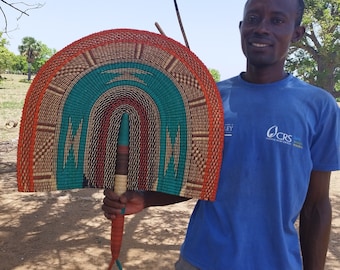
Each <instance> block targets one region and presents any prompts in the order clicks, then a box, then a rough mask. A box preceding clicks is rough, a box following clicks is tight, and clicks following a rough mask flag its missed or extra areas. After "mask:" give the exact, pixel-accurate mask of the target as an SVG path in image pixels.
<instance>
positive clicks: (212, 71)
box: [209, 69, 221, 82]
mask: <svg viewBox="0 0 340 270" xmlns="http://www.w3.org/2000/svg"><path fill="white" fill-rule="evenodd" d="M209 72H210V74H211V76H212V77H213V78H214V81H215V82H219V81H220V80H221V74H220V72H219V71H218V70H217V69H209Z"/></svg>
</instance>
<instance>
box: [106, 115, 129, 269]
mask: <svg viewBox="0 0 340 270" xmlns="http://www.w3.org/2000/svg"><path fill="white" fill-rule="evenodd" d="M128 166H129V116H128V114H126V113H125V114H123V116H122V120H121V124H120V129H119V134H118V143H117V158H116V172H115V177H114V191H115V193H117V194H118V195H122V194H123V193H124V192H126V187H127V179H128ZM123 232H124V215H118V216H117V217H116V218H115V219H114V220H112V223H111V256H112V259H111V263H110V265H109V270H111V269H112V268H113V267H114V265H115V264H116V265H117V267H118V269H121V265H120V263H119V261H118V257H119V253H120V249H121V246H122V241H123Z"/></svg>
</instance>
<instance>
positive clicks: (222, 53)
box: [0, 0, 246, 79]
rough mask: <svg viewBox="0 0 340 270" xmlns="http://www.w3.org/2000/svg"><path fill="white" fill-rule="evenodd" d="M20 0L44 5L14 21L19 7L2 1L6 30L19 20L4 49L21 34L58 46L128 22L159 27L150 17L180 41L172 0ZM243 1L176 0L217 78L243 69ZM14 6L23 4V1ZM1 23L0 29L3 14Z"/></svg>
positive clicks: (195, 48)
mask: <svg viewBox="0 0 340 270" xmlns="http://www.w3.org/2000/svg"><path fill="white" fill-rule="evenodd" d="M7 1H8V0H7ZM23 1H24V2H25V3H31V4H34V3H37V2H40V3H44V4H45V5H44V7H42V8H40V9H35V10H31V11H29V12H28V13H29V16H25V15H23V16H22V17H21V18H20V20H19V21H17V20H16V18H17V17H18V16H19V15H20V13H18V12H16V11H14V10H13V9H11V8H9V7H7V6H4V4H3V3H1V7H2V8H3V10H4V12H5V13H6V15H7V20H8V30H11V29H14V28H16V27H17V26H18V29H17V30H15V31H11V32H10V33H9V34H8V36H5V38H6V39H7V40H9V42H10V46H9V49H10V50H11V51H13V52H14V53H16V54H18V50H17V48H18V45H19V44H21V40H22V38H23V37H25V36H31V37H34V38H35V39H36V40H39V41H41V42H42V43H44V44H46V45H47V46H48V47H50V48H55V49H57V50H61V49H62V48H64V47H65V46H67V45H68V44H70V43H72V42H73V41H76V40H77V39H79V38H82V37H84V36H87V35H89V34H92V33H95V32H98V31H102V30H107V29H114V28H133V29H141V30H147V31H152V32H157V33H158V30H157V28H156V27H155V22H158V23H159V24H160V26H161V27H162V29H163V31H164V32H165V34H166V35H167V36H169V37H171V38H173V39H175V40H177V41H179V42H181V43H182V44H184V40H183V37H182V34H181V31H180V27H179V24H178V21H177V15H176V11H175V8H174V1H172V0H146V1H141V0H123V1H117V0H98V1H89V0H45V1H43V0H42V1H40V0H23ZM8 2H10V1H8ZM12 2H14V1H12ZM245 2H246V0H237V1H227V0H210V1H203V0H195V1H194V0H177V3H178V6H179V10H180V13H181V16H182V22H183V25H184V28H185V31H186V35H187V38H188V41H189V45H190V49H191V50H192V51H193V52H194V53H195V54H196V55H197V56H198V57H199V58H200V59H201V60H202V61H203V62H204V63H205V65H206V66H207V67H208V68H209V69H210V68H213V69H217V70H218V71H219V72H220V73H221V78H222V79H226V78H228V77H231V76H234V75H237V74H238V73H239V72H241V71H243V70H244V69H245V58H244V56H243V53H242V51H241V46H240V37H239V31H238V23H239V21H240V20H241V19H242V12H243V5H244V3H245ZM17 7H19V8H20V9H25V7H24V6H19V5H18V6H17ZM0 26H1V28H0V29H3V26H4V19H3V17H2V16H0Z"/></svg>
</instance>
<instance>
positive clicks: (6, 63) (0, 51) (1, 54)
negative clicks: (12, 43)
mask: <svg viewBox="0 0 340 270" xmlns="http://www.w3.org/2000/svg"><path fill="white" fill-rule="evenodd" d="M6 45H8V42H7V40H6V39H5V38H3V37H2V33H1V32H0V74H1V73H3V72H4V71H5V70H10V69H12V65H13V63H14V59H15V55H14V53H12V52H10V51H9V50H8V49H7V48H6Z"/></svg>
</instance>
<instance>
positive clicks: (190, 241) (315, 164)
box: [181, 75, 340, 270]
mask: <svg viewBox="0 0 340 270" xmlns="http://www.w3.org/2000/svg"><path fill="white" fill-rule="evenodd" d="M218 88H219V90H220V93H221V97H222V101H223V106H224V111H225V120H224V131H225V138H224V143H225V147H224V153H223V162H222V169H221V173H220V180H219V186H218V192H217V197H216V201H214V202H208V201H198V203H197V205H196V207H195V209H194V212H193V214H192V216H191V219H190V223H189V227H188V231H187V235H186V239H185V241H184V243H183V245H182V248H181V256H183V258H184V259H186V260H187V261H188V262H189V263H191V264H192V265H194V266H196V267H198V268H200V269H202V270H208V269H211V270H226V269H228V270H247V269H251V270H254V269H259V270H267V269H268V270H273V269H275V270H280V269H282V270H287V269H290V270H294V269H302V260H301V255H300V245H299V241H298V234H297V231H296V229H295V227H294V223H295V221H296V219H297V217H298V215H299V212H300V210H301V208H302V205H303V203H304V200H305V197H306V194H307V190H308V185H309V178H310V173H311V171H312V170H319V171H333V170H338V169H339V168H340V154H339V152H340V146H339V144H340V134H339V132H340V120H339V118H340V113H339V107H338V106H337V104H336V102H335V100H334V98H333V97H332V96H331V95H330V94H329V93H327V92H326V91H324V90H322V89H320V88H317V87H314V86H311V85H309V84H307V83H305V82H302V81H301V80H299V79H297V78H295V77H293V76H292V75H289V76H288V77H287V78H285V79H283V80H281V81H278V82H275V83H270V84H251V83H248V82H246V81H244V80H243V79H242V78H241V76H237V77H234V78H232V79H229V80H226V81H222V82H220V83H218Z"/></svg>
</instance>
